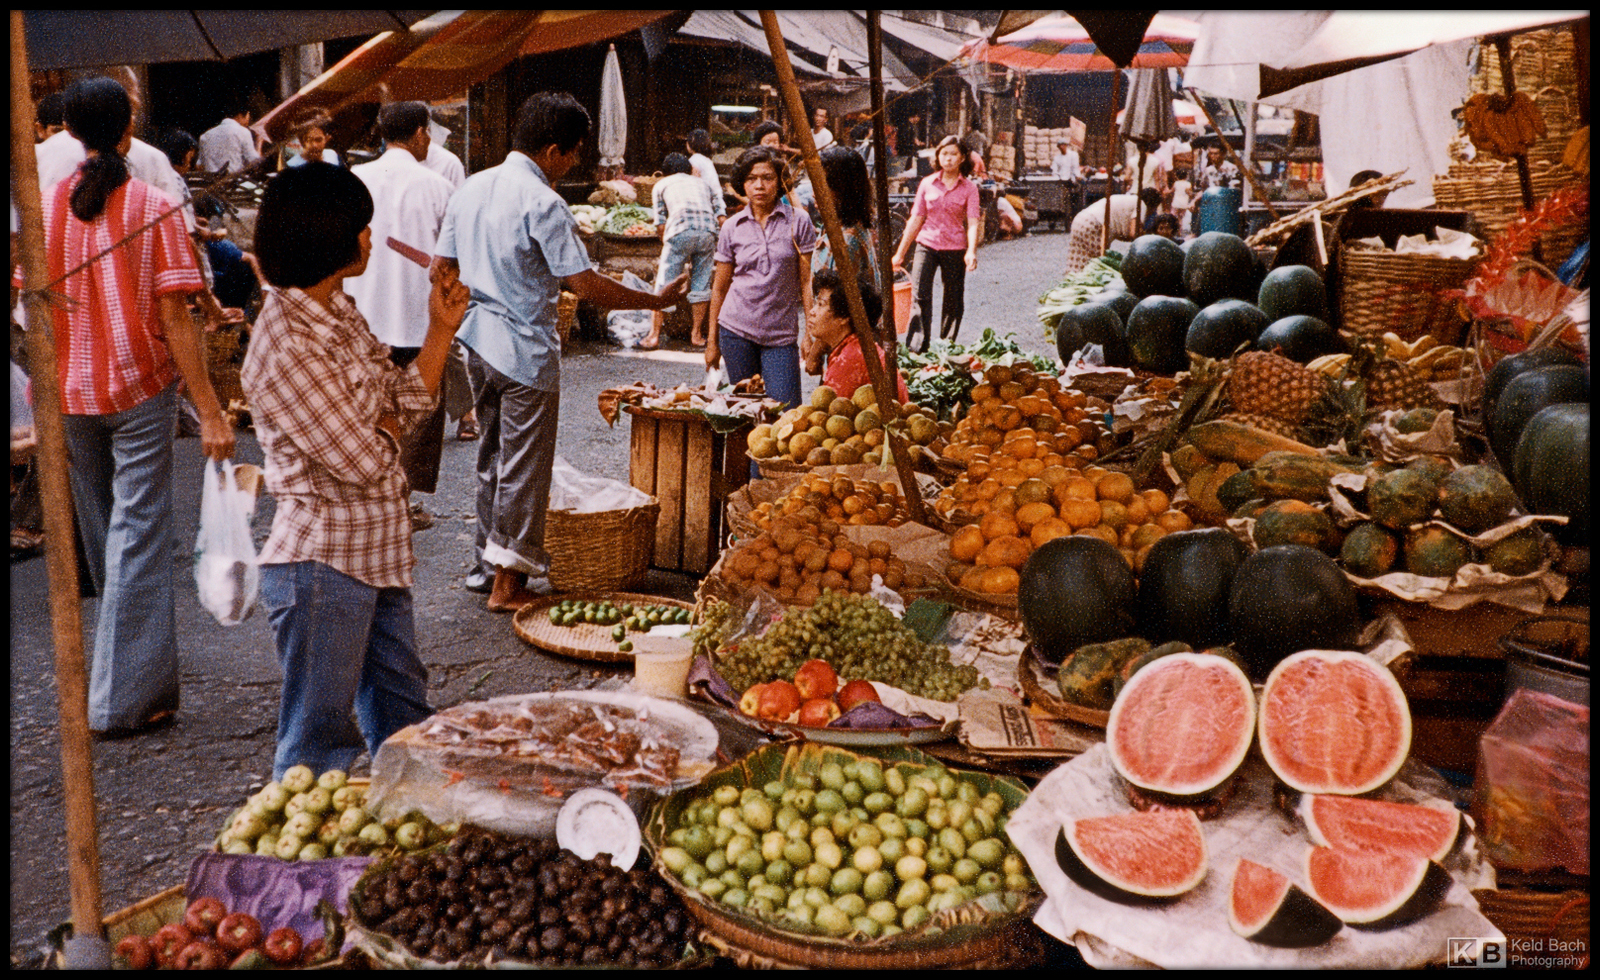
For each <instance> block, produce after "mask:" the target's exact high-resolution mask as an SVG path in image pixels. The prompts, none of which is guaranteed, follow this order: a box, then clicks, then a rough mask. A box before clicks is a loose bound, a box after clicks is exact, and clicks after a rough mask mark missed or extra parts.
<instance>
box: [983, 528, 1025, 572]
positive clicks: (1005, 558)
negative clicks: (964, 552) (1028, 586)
mask: <svg viewBox="0 0 1600 980" xmlns="http://www.w3.org/2000/svg"><path fill="white" fill-rule="evenodd" d="M1031 554H1033V545H1031V544H1030V543H1029V542H1027V541H1024V540H1023V539H1022V538H1019V537H1015V536H1011V537H1003V538H995V539H994V540H993V541H990V542H989V543H988V544H986V545H984V546H983V551H982V552H980V553H979V554H978V564H979V565H981V566H985V567H988V568H998V567H1005V568H1021V567H1022V566H1023V565H1024V564H1026V563H1027V561H1028V556H1029V555H1031Z"/></svg>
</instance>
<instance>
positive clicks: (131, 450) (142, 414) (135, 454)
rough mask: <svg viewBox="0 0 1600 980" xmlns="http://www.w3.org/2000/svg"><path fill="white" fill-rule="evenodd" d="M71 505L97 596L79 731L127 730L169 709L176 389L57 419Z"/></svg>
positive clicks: (173, 679)
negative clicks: (120, 407) (104, 411)
mask: <svg viewBox="0 0 1600 980" xmlns="http://www.w3.org/2000/svg"><path fill="white" fill-rule="evenodd" d="M62 422H63V424H64V426H65V431H66V441H67V452H68V454H69V455H70V456H71V479H72V499H73V502H74V504H75V505H76V507H77V519H78V533H79V536H80V537H81V539H82V541H83V547H84V552H85V554H86V556H87V558H88V564H89V577H90V578H91V579H92V580H93V582H94V584H95V587H96V589H97V591H98V592H99V593H100V611H99V616H98V618H97V619H96V621H95V628H94V658H93V661H92V664H91V668H90V674H89V727H90V728H92V729H94V730H96V731H109V730H113V729H118V728H135V727H138V726H139V725H140V724H141V723H143V722H144V721H145V720H147V719H148V718H149V717H150V716H151V715H153V714H156V713H157V712H161V711H175V710H177V708H178V625H177V613H176V611H175V609H176V607H175V605H174V602H175V593H174V585H173V564H174V563H173V559H174V557H175V555H174V553H173V536H172V458H173V449H172V444H173V439H174V438H175V437H176V435H177V424H178V395H177V385H175V384H174V385H172V386H169V387H168V388H167V389H166V390H165V391H163V392H161V394H159V395H156V396H155V397H153V398H148V399H146V400H145V401H144V402H142V403H141V404H139V405H136V406H134V407H133V408H130V409H128V410H127V411H125V412H116V413H114V414H111V415H64V416H62Z"/></svg>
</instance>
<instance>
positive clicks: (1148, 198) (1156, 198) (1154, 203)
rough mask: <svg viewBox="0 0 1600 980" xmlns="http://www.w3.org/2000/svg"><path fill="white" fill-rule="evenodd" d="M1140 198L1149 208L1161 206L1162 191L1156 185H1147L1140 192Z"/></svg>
mask: <svg viewBox="0 0 1600 980" xmlns="http://www.w3.org/2000/svg"><path fill="white" fill-rule="evenodd" d="M1139 200H1140V201H1142V202H1144V206H1145V207H1147V208H1159V207H1160V206H1161V192H1160V191H1158V190H1156V189H1155V188H1154V187H1146V188H1145V189H1144V190H1142V191H1140V192H1139Z"/></svg>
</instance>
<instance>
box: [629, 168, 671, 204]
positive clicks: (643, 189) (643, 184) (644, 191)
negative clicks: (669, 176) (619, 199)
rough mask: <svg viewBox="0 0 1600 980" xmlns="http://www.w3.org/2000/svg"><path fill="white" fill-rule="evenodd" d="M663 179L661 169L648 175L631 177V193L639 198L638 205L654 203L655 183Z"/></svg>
mask: <svg viewBox="0 0 1600 980" xmlns="http://www.w3.org/2000/svg"><path fill="white" fill-rule="evenodd" d="M663 179H665V178H664V177H663V175H662V173H661V171H659V170H657V171H656V172H655V173H654V174H652V175H650V176H649V177H635V178H633V193H634V194H635V195H637V196H638V198H639V202H638V203H639V206H640V207H643V208H648V207H653V206H654V205H655V193H656V185H657V184H659V183H661V181H662V180H663Z"/></svg>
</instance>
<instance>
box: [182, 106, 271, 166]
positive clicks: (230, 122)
mask: <svg viewBox="0 0 1600 980" xmlns="http://www.w3.org/2000/svg"><path fill="white" fill-rule="evenodd" d="M249 121H250V113H248V112H241V113H239V114H238V115H237V116H226V117H224V118H223V120H222V121H221V122H219V123H217V124H216V125H215V126H212V127H211V128H210V129H208V130H206V131H205V132H203V133H201V134H200V157H199V159H198V160H197V161H196V165H197V166H199V168H200V169H201V170H204V171H206V172H208V173H224V174H233V173H238V172H239V171H241V170H248V169H249V168H250V167H252V166H254V165H255V164H257V163H259V162H260V161H261V153H260V152H259V151H258V150H257V149H256V137H255V134H254V133H252V132H250V130H249V129H248V128H246V124H247V123H249Z"/></svg>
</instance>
